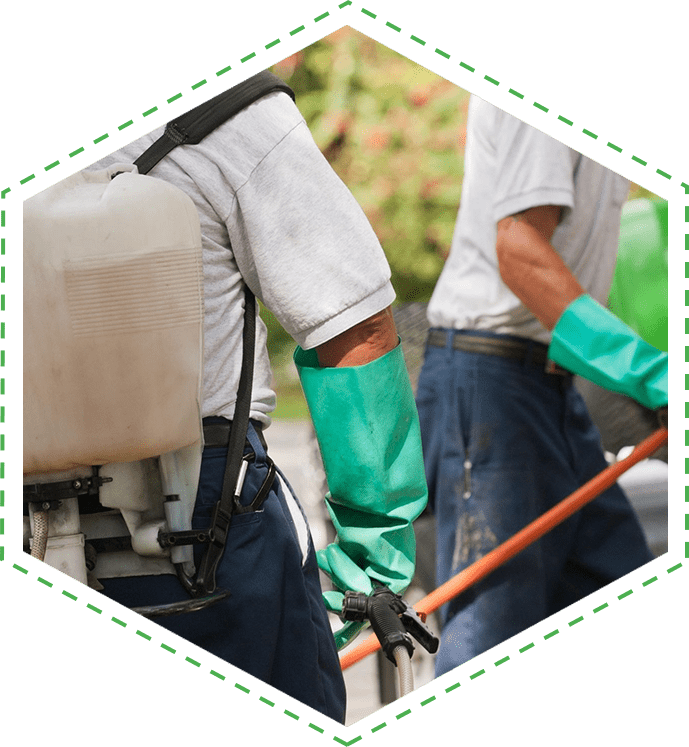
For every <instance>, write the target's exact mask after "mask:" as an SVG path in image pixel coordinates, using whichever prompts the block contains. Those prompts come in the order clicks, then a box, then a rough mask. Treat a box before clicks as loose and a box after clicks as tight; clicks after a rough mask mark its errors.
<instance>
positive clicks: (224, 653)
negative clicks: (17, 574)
mask: <svg viewBox="0 0 689 747" xmlns="http://www.w3.org/2000/svg"><path fill="white" fill-rule="evenodd" d="M248 440H249V442H250V447H249V446H247V450H249V448H250V449H251V450H253V451H254V453H255V455H256V459H255V461H254V462H252V463H250V465H249V469H248V471H247V475H246V479H245V482H244V488H243V490H242V496H241V502H242V504H244V505H248V504H249V503H251V500H252V499H253V497H254V495H255V494H256V492H257V491H258V489H259V487H260V485H261V484H262V482H263V480H264V478H265V476H266V474H267V469H268V468H267V465H266V461H265V460H266V452H265V449H264V447H263V445H262V443H261V441H260V439H259V437H258V435H257V433H256V430H255V429H254V427H253V425H251V424H250V426H249V434H248ZM226 454H227V449H226V448H207V449H205V450H204V454H203V463H202V467H201V478H200V484H199V490H198V495H197V499H196V507H195V510H194V516H193V526H194V528H199V529H200V528H205V527H208V526H209V524H210V516H211V511H212V509H213V506H214V505H215V504H216V502H217V501H218V499H219V497H220V493H221V490H222V481H223V474H224V470H225V458H226ZM283 479H284V478H283ZM284 484H285V485H287V483H286V481H285V482H284ZM287 489H289V486H287ZM292 499H293V502H292ZM290 502H291V505H292V507H293V509H295V507H296V510H297V511H298V512H299V513H300V515H301V518H302V519H303V524H302V525H301V529H302V537H301V540H300V537H299V536H298V529H297V524H298V523H301V519H300V518H299V516H297V521H296V522H295V520H294V518H293V516H292V513H291V512H290V508H289V506H288V502H287V498H286V496H285V493H284V490H283V487H282V485H281V480H280V479H279V478H276V479H275V481H274V483H273V488H272V490H271V492H270V493H269V495H268V498H267V499H266V501H265V502H264V504H263V506H262V508H261V509H260V510H259V511H255V512H252V513H245V514H238V515H235V516H234V517H233V518H232V523H231V526H230V530H229V537H228V541H227V545H226V548H225V554H224V556H223V559H222V561H221V562H220V564H219V566H218V572H217V576H216V578H217V582H218V588H223V589H229V590H230V591H231V596H230V597H229V598H228V599H226V600H223V601H222V602H218V603H217V604H215V605H214V606H212V607H209V608H207V609H205V610H201V611H199V612H193V613H190V614H184V615H176V616H173V617H161V618H156V622H158V623H159V624H160V625H162V626H163V627H164V628H167V629H168V630H171V631H173V632H174V633H177V634H178V635H180V636H182V637H184V638H186V639H187V640H189V641H191V642H193V643H195V644H197V645H198V646H200V647H201V648H204V649H205V650H206V651H209V652H210V653H212V654H215V655H216V656H219V657H220V658H221V659H224V660H225V661H227V662H229V663H230V664H233V665H234V666H236V667H238V668H239V669H241V670H243V671H245V672H248V673H249V674H252V675H254V676H255V677H258V678H259V679H261V680H263V681H264V682H267V683H268V684H270V685H272V686H273V687H276V688H278V689H279V690H281V691H282V692H284V693H286V694H287V695H291V696H292V697H294V698H296V699H297V700H299V701H301V702H302V703H305V704H307V705H309V706H311V707H312V708H314V709H316V710H318V711H320V712H321V713H323V714H325V715H326V716H329V717H330V718H333V719H335V720H336V721H340V722H344V716H345V703H346V696H345V688H344V680H343V677H342V672H341V670H340V665H339V660H338V656H337V651H336V649H335V642H334V639H333V635H332V632H331V628H330V624H329V622H328V617H327V612H326V610H325V606H324V604H323V600H322V597H321V586H320V581H319V577H318V567H317V565H316V558H315V552H314V548H313V543H312V541H311V537H310V533H308V530H307V531H306V533H304V531H303V530H304V528H305V527H306V519H305V517H304V516H303V512H302V510H301V507H300V506H299V504H298V503H297V502H296V498H294V497H293V496H290ZM304 537H306V541H304ZM197 547H198V546H197ZM304 549H305V552H304V551H303V550H304ZM200 552H201V551H200V550H199V549H197V550H196V551H195V553H196V557H197V562H198V559H199V558H200ZM102 583H103V585H104V586H105V591H104V592H103V593H104V594H106V595H107V596H109V597H110V598H112V599H115V600H116V601H118V602H120V603H122V604H124V605H126V606H127V607H138V606H143V605H150V604H166V603H169V602H175V601H181V600H184V599H189V596H188V595H187V593H186V592H185V591H184V589H183V588H182V586H181V584H180V583H179V581H178V580H177V578H176V577H175V576H170V575H163V576H144V577H136V578H124V579H107V580H103V581H102Z"/></svg>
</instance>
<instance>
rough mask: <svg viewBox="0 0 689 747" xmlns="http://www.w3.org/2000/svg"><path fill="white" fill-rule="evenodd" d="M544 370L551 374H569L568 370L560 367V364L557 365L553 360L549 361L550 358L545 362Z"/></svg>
mask: <svg viewBox="0 0 689 747" xmlns="http://www.w3.org/2000/svg"><path fill="white" fill-rule="evenodd" d="M544 370H545V372H546V373H547V374H551V375H552V376H567V375H568V374H569V371H567V370H566V369H564V368H562V366H558V365H557V363H555V361H551V360H550V358H548V360H547V361H546V362H545V369H544Z"/></svg>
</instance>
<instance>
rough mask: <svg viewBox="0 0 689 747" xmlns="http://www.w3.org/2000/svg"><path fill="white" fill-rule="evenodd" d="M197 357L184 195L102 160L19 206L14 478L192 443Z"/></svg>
mask: <svg viewBox="0 0 689 747" xmlns="http://www.w3.org/2000/svg"><path fill="white" fill-rule="evenodd" d="M117 171H125V172H126V173H121V174H119V175H118V176H115V177H114V178H112V175H113V174H114V173H115V172H117ZM202 362H203V284H202V264H201V234H200V227H199V218H198V214H197V212H196V208H195V207H194V204H193V202H192V201H191V199H190V198H189V197H188V196H187V195H186V194H184V193H183V192H182V191H181V190H179V189H177V188H176V187H174V186H173V185H171V184H168V183H167V182H164V181H162V180H159V179H155V178H153V177H148V176H141V175H139V174H137V173H135V172H133V171H132V167H131V166H120V167H118V166H113V167H111V168H109V169H106V170H103V171H94V172H82V173H79V174H75V175H74V176H72V177H69V178H68V179H65V180H64V181H62V182H60V183H59V184H57V185H55V186H53V187H51V188H49V189H47V190H45V191H44V192H41V193H40V194H38V195H36V196H35V197H33V198H31V199H30V200H27V201H26V202H25V203H24V474H25V475H31V474H41V473H46V472H60V471H63V470H70V469H73V468H77V467H81V466H90V465H102V464H108V463H112V462H127V461H133V460H139V459H144V458H147V457H152V456H157V455H159V454H163V453H165V452H168V451H172V450H175V449H179V448H181V447H183V446H187V445H189V444H192V443H194V442H195V441H198V440H199V438H200V414H199V412H200V397H201V382H202V365H203V363H202Z"/></svg>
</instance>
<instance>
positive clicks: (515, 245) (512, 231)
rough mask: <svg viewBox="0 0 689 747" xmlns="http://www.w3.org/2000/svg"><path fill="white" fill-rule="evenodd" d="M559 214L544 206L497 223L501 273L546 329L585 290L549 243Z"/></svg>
mask: <svg viewBox="0 0 689 747" xmlns="http://www.w3.org/2000/svg"><path fill="white" fill-rule="evenodd" d="M559 213H560V208H557V207H554V206H544V207H543V208H534V209H533V210H528V211H526V212H525V213H522V214H520V215H518V216H509V217H508V218H505V219H503V220H501V221H500V222H499V223H498V238H497V254H498V263H499V267H500V275H501V277H502V279H503V281H504V282H505V284H506V285H507V286H508V288H509V289H510V290H511V291H512V292H513V293H514V294H515V295H516V296H517V298H519V300H520V301H521V302H522V303H523V304H524V305H525V306H526V307H527V308H528V309H529V310H530V311H531V312H532V313H533V314H534V315H535V316H536V318H537V319H538V320H539V321H540V322H541V324H543V326H544V327H545V328H546V329H548V330H552V329H553V327H554V326H555V324H556V323H557V320H558V319H559V318H560V316H561V315H562V312H563V311H564V310H565V309H566V308H567V306H569V304H570V303H571V302H572V301H574V299H576V298H578V297H579V296H580V295H582V294H583V293H585V291H584V289H583V288H582V286H581V285H580V284H579V282H578V281H577V279H576V278H575V277H574V275H573V274H572V272H571V271H570V269H569V268H568V267H567V265H566V264H565V263H564V262H563V260H562V259H561V257H560V256H559V254H558V253H557V252H556V251H555V249H553V247H552V245H551V244H550V238H551V237H552V234H553V232H554V230H555V227H556V226H557V222H558V220H559Z"/></svg>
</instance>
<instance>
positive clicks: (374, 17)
mask: <svg viewBox="0 0 689 747" xmlns="http://www.w3.org/2000/svg"><path fill="white" fill-rule="evenodd" d="M351 6H352V2H351V0H345V2H341V3H338V4H337V6H336V8H337V10H344V9H347V8H349V7H351ZM333 12H335V11H333ZM359 13H360V14H361V16H362V17H364V18H366V19H369V20H370V21H376V22H380V23H383V21H382V19H381V18H380V16H379V15H378V14H377V13H375V12H374V11H372V10H370V9H369V8H367V7H361V8H359ZM330 16H331V12H330V11H325V12H324V13H321V14H320V15H318V16H316V17H315V18H314V19H313V23H314V24H316V23H319V22H320V21H322V20H324V19H325V18H328V17H330ZM385 28H387V29H390V30H392V31H394V32H395V33H397V34H400V35H402V27H401V26H397V25H396V24H394V23H392V21H385ZM304 29H306V25H305V24H301V25H300V26H297V27H296V28H294V29H292V30H290V31H288V32H287V33H288V34H289V36H290V37H292V36H295V35H296V34H298V33H300V32H301V31H304ZM404 38H408V40H409V41H410V42H411V43H413V44H415V45H419V46H421V47H426V46H428V47H429V49H431V48H433V45H432V44H430V45H429V43H428V42H427V41H426V40H424V39H420V38H419V37H418V36H416V35H415V34H409V35H408V36H407V35H406V34H404ZM280 43H281V40H280V38H279V37H278V38H276V39H273V40H272V41H270V42H268V43H267V44H265V45H264V46H263V49H264V50H269V49H272V48H273V47H275V46H276V45H278V44H280ZM261 51H262V50H259V51H256V50H254V51H252V52H249V53H248V54H246V55H244V56H243V57H240V58H239V65H240V66H241V65H243V64H245V63H247V62H250V61H251V60H255V59H257V58H258V55H260V54H261ZM434 54H437V55H438V56H440V57H442V58H443V59H444V60H446V61H447V62H448V63H452V62H454V61H455V59H456V58H455V57H453V55H452V54H451V53H450V52H446V51H444V50H442V49H438V47H435V50H434ZM235 64H236V63H235ZM456 64H458V65H459V67H461V68H462V69H463V70H466V71H467V72H469V73H472V74H476V73H477V70H476V68H475V67H474V66H472V65H470V64H469V63H468V62H465V61H464V60H458V61H457V63H456ZM231 70H233V66H232V65H231V64H230V65H227V66H225V67H223V68H222V69H220V70H218V71H217V72H215V74H214V77H220V76H222V75H225V74H226V73H228V72H230V71H231ZM477 78H480V79H481V80H484V81H486V82H487V83H489V84H490V85H491V86H494V87H496V88H498V87H500V86H501V85H502V86H503V89H504V88H505V86H504V85H503V84H502V82H501V81H499V80H497V79H496V78H493V77H492V76H491V75H488V74H485V73H484V74H483V75H481V74H480V73H478V74H477ZM207 82H208V79H207V78H203V79H201V80H200V81H198V82H197V83H193V84H192V85H191V86H190V90H191V91H192V92H193V91H197V90H198V89H199V88H202V87H203V86H204V85H206V83H207ZM507 92H508V93H509V94H511V95H512V96H514V97H515V98H517V99H518V100H520V101H521V102H522V103H524V104H525V105H529V99H527V97H526V95H525V94H523V93H520V92H519V91H517V90H516V89H514V88H507ZM183 96H184V93H183V92H182V91H178V92H177V93H175V94H174V95H173V96H171V97H170V98H168V99H166V102H167V103H168V104H173V103H174V102H176V101H178V100H179V99H181V98H182V97H183ZM531 106H533V107H534V108H535V109H537V110H538V111H540V112H543V113H544V114H549V113H551V110H550V108H549V107H547V106H545V105H544V104H542V103H540V102H538V101H532V102H531ZM159 111H160V109H159V107H158V106H153V107H151V108H150V109H147V110H146V111H144V112H142V113H141V117H142V118H145V117H148V116H150V115H151V114H153V113H155V112H159ZM554 116H555V115H554ZM556 121H558V122H561V123H563V124H564V125H566V126H567V127H571V128H573V129H574V121H573V120H571V119H569V118H568V117H565V116H564V115H563V114H558V115H556ZM133 124H134V119H129V120H127V121H126V122H124V123H123V124H120V125H117V130H118V131H121V130H124V129H125V128H127V127H129V126H131V125H133ZM581 132H582V134H584V135H586V136H587V137H590V138H591V139H593V140H596V141H598V140H599V139H600V138H599V135H598V134H596V133H594V132H592V131H591V130H589V129H587V128H585V127H584V128H582V130H581ZM109 137H110V135H109V133H107V132H105V133H103V134H101V135H99V136H98V137H96V138H94V139H93V141H92V142H93V145H99V144H100V143H102V142H104V141H106V140H107V139H108V138H109ZM604 140H605V139H604V138H603V139H601V144H602V143H603V141H604ZM86 147H91V146H90V144H89V145H87V146H81V147H79V148H77V149H75V150H73V151H71V152H70V153H69V154H68V157H69V158H70V159H71V158H75V157H76V156H78V155H80V154H81V153H84V152H85V150H86ZM603 147H606V148H609V149H610V150H612V151H614V152H615V153H618V154H620V155H622V154H623V153H624V154H625V157H628V158H629V159H630V160H631V161H632V162H633V163H634V164H636V165H637V166H640V167H641V168H648V161H646V160H644V159H643V158H641V157H640V156H638V155H636V154H632V155H627V153H626V149H625V148H622V147H621V146H619V145H616V144H615V143H613V142H611V141H607V143H606V145H605V146H603ZM61 163H62V162H61V161H60V160H59V159H57V160H55V161H52V162H51V163H49V164H48V165H47V166H44V167H43V172H48V171H51V170H52V169H54V168H56V167H57V166H60V165H61ZM648 170H649V171H654V173H655V174H657V175H659V176H661V177H663V178H664V179H667V180H668V181H673V176H672V175H671V174H669V173H668V172H667V171H665V170H664V169H661V168H656V169H655V170H653V168H652V167H651V168H650V169H648ZM37 173H38V174H39V175H40V174H41V172H40V171H38V172H35V171H34V172H33V173H31V174H29V175H28V176H25V177H24V178H23V179H20V180H19V185H20V186H23V185H24V184H27V183H29V182H31V181H33V180H34V179H35V178H37V177H36V174H37ZM678 181H679V180H678V179H674V182H675V183H677V182H678ZM680 186H681V187H683V188H684V189H685V191H686V190H689V184H687V183H686V182H680ZM11 191H12V187H6V188H5V189H3V190H2V191H1V192H0V197H2V198H4V197H5V196H6V195H7V194H8V193H9V192H11Z"/></svg>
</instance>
